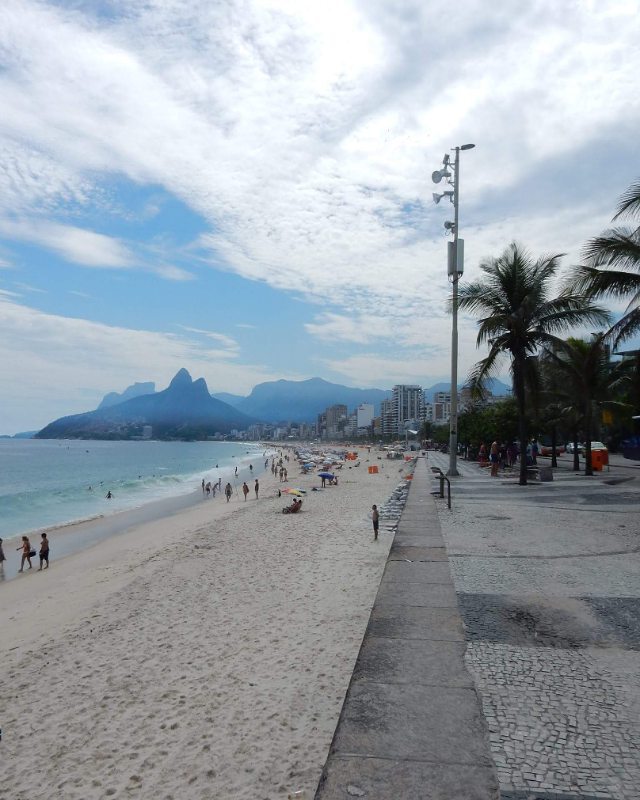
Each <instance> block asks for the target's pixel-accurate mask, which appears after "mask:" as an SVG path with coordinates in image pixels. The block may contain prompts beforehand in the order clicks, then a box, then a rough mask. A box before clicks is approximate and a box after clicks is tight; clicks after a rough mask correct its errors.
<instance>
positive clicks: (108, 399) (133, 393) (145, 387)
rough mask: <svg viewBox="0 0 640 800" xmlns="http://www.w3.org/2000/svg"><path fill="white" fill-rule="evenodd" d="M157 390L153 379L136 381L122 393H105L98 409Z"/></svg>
mask: <svg viewBox="0 0 640 800" xmlns="http://www.w3.org/2000/svg"><path fill="white" fill-rule="evenodd" d="M155 390H156V385H155V383H154V382H153V381H148V382H147V383H134V384H133V386H128V387H127V388H126V389H125V390H124V392H122V393H121V394H118V392H109V394H105V396H104V397H103V398H102V402H101V403H100V405H99V406H98V409H101V408H109V407H110V406H116V405H118V403H124V402H125V400H132V399H133V398H134V397H141V396H142V395H144V394H154V392H155Z"/></svg>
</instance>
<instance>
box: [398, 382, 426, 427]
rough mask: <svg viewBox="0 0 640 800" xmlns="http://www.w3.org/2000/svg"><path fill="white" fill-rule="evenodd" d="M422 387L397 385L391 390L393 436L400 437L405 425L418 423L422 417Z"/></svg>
mask: <svg viewBox="0 0 640 800" xmlns="http://www.w3.org/2000/svg"><path fill="white" fill-rule="evenodd" d="M422 401H423V394H422V386H417V385H415V384H406V383H398V384H396V385H395V386H394V387H393V389H392V390H391V404H392V409H393V424H394V428H395V429H394V431H393V434H394V435H395V436H402V435H403V434H404V430H405V423H406V422H412V423H418V421H419V420H420V419H421V417H422Z"/></svg>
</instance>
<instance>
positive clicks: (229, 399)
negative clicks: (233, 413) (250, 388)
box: [211, 392, 247, 408]
mask: <svg viewBox="0 0 640 800" xmlns="http://www.w3.org/2000/svg"><path fill="white" fill-rule="evenodd" d="M211 397H215V398H216V400H222V402H223V403H228V405H230V406H233V407H234V408H237V407H238V403H239V402H240V401H241V400H246V399H247V398H246V397H245V396H244V395H243V394H229V392H215V393H214V394H212V395H211Z"/></svg>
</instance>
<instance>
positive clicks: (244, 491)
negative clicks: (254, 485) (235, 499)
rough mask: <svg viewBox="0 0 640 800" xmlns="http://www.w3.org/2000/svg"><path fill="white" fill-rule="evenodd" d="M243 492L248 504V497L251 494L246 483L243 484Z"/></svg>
mask: <svg viewBox="0 0 640 800" xmlns="http://www.w3.org/2000/svg"><path fill="white" fill-rule="evenodd" d="M242 492H243V494H244V502H245V503H246V502H247V495H248V494H249V487H248V486H247V482H246V481H245V482H244V483H243V484H242Z"/></svg>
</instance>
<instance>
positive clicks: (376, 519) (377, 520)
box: [371, 503, 380, 541]
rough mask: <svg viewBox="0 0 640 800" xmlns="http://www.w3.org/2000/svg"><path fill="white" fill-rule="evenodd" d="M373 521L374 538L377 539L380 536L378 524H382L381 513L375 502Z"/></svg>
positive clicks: (372, 507) (372, 512)
mask: <svg viewBox="0 0 640 800" xmlns="http://www.w3.org/2000/svg"><path fill="white" fill-rule="evenodd" d="M371 521H372V522H373V540H374V541H375V540H376V539H377V538H378V525H379V524H380V514H379V513H378V506H377V505H376V504H375V503H374V504H373V505H372V506H371Z"/></svg>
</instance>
